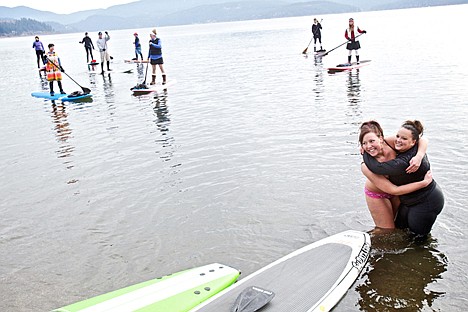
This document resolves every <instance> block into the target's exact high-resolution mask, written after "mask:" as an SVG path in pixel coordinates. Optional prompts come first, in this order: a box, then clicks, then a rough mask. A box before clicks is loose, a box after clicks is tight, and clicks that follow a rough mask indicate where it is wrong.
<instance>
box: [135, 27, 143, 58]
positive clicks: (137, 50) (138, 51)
mask: <svg viewBox="0 0 468 312" xmlns="http://www.w3.org/2000/svg"><path fill="white" fill-rule="evenodd" d="M133 35H134V36H135V41H134V42H133V44H134V45H135V58H134V60H135V61H138V55H140V57H141V60H142V61H143V54H142V53H141V43H140V38H138V33H134V34H133Z"/></svg>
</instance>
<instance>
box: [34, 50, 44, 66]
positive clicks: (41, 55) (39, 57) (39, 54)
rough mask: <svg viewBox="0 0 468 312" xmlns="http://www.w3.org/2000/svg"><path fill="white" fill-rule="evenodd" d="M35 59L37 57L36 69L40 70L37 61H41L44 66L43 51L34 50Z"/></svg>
mask: <svg viewBox="0 0 468 312" xmlns="http://www.w3.org/2000/svg"><path fill="white" fill-rule="evenodd" d="M36 57H37V68H41V66H40V65H39V60H41V59H42V64H43V65H44V64H45V62H46V61H45V58H44V51H42V50H36Z"/></svg>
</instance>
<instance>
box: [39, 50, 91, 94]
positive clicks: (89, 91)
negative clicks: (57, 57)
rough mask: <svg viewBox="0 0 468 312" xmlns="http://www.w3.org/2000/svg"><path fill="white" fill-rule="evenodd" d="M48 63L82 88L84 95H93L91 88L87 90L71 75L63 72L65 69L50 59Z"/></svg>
mask: <svg viewBox="0 0 468 312" xmlns="http://www.w3.org/2000/svg"><path fill="white" fill-rule="evenodd" d="M47 62H49V63H50V64H53V65H54V66H55V67H56V68H58V69H59V70H60V71H61V72H62V73H64V74H65V75H67V77H68V78H70V79H71V80H72V81H73V82H74V83H76V84H77V85H78V86H80V88H81V89H82V90H83V93H84V94H89V93H91V89H89V88H85V87H83V86H81V85H80V84H79V83H78V82H76V81H75V79H73V78H72V77H70V75H68V74H67V73H66V72H64V71H63V67H62V68H61V67H58V66H57V65H55V63H54V62H51V61H50V60H49V59H48V58H47Z"/></svg>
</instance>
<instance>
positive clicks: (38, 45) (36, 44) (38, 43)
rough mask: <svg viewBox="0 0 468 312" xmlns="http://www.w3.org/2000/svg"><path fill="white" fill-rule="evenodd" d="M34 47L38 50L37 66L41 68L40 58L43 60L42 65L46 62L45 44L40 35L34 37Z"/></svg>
mask: <svg viewBox="0 0 468 312" xmlns="http://www.w3.org/2000/svg"><path fill="white" fill-rule="evenodd" d="M32 47H33V49H35V51H36V58H37V68H41V65H40V64H39V60H42V65H44V64H45V62H46V61H45V56H44V53H45V49H44V45H43V44H42V42H41V41H40V40H39V37H38V36H36V37H35V38H34V42H33V45H32Z"/></svg>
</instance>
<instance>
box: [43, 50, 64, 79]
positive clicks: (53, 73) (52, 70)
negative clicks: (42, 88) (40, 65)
mask: <svg viewBox="0 0 468 312" xmlns="http://www.w3.org/2000/svg"><path fill="white" fill-rule="evenodd" d="M47 59H48V61H47V63H46V72H47V80H48V81H52V80H57V81H58V80H62V72H61V71H60V65H59V64H60V62H59V57H58V55H57V54H56V53H55V52H52V53H51V52H48V53H47ZM52 63H53V64H52Z"/></svg>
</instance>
